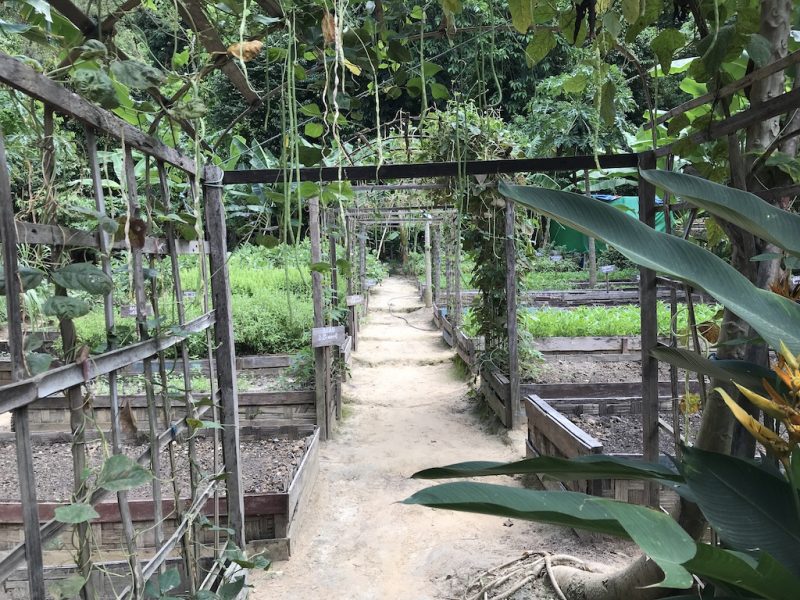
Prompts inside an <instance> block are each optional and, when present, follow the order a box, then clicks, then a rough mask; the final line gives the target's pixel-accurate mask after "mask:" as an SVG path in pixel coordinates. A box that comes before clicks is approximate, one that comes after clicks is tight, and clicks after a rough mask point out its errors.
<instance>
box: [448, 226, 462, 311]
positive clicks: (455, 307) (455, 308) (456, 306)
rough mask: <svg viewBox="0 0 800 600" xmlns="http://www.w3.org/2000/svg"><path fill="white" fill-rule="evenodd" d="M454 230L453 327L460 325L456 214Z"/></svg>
mask: <svg viewBox="0 0 800 600" xmlns="http://www.w3.org/2000/svg"><path fill="white" fill-rule="evenodd" d="M453 229H454V230H455V231H454V232H453V234H454V240H453V294H454V295H455V300H454V302H453V316H452V317H451V319H450V322H451V323H452V324H453V327H458V326H459V325H461V320H462V315H461V309H462V304H461V217H460V216H459V215H456V218H455V227H454V228H453Z"/></svg>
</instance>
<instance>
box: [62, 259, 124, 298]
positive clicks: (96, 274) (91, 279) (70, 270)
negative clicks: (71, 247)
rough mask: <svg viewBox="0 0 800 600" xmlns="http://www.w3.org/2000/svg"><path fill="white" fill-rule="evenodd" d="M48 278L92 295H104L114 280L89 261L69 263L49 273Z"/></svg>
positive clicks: (69, 288)
mask: <svg viewBox="0 0 800 600" xmlns="http://www.w3.org/2000/svg"><path fill="white" fill-rule="evenodd" d="M50 278H51V279H52V280H53V281H54V282H55V283H57V284H58V285H60V286H62V287H65V288H67V289H68V290H81V291H84V292H86V293H87V294H92V295H93V296H104V295H105V294H109V293H111V291H112V290H113V289H114V281H113V280H112V279H111V277H109V276H108V275H106V274H105V273H103V271H101V270H100V269H98V268H97V267H95V266H94V265H90V264H89V263H71V264H69V265H67V266H65V267H61V268H60V269H58V270H57V271H53V272H52V273H51V274H50Z"/></svg>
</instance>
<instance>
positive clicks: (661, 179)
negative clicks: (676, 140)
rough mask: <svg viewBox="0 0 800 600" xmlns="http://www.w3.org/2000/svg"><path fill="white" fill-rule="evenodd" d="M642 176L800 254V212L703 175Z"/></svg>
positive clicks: (649, 173)
mask: <svg viewBox="0 0 800 600" xmlns="http://www.w3.org/2000/svg"><path fill="white" fill-rule="evenodd" d="M641 175H642V177H644V178H645V179H646V180H647V181H649V182H650V183H652V184H653V185H655V186H657V187H660V188H663V189H665V190H667V191H669V192H672V193H673V194H675V195H676V196H678V197H679V198H682V199H683V200H686V201H687V202H690V203H692V204H694V205H696V206H698V207H700V208H702V209H704V210H707V211H708V212H710V213H711V214H713V215H715V216H717V217H721V218H723V219H725V220H726V221H730V222H731V223H734V224H735V225H738V226H739V227H741V228H743V229H745V230H747V231H751V232H752V233H754V234H755V235H757V236H758V237H760V238H761V239H762V240H767V241H769V242H772V243H773V244H775V245H776V246H779V247H780V248H783V249H784V250H786V251H787V252H789V253H790V254H794V255H795V256H800V215H797V214H795V213H790V212H788V211H785V210H781V209H780V208H777V207H775V206H773V205H771V204H770V203H769V202H765V201H764V200H762V199H761V198H759V197H758V196H756V195H754V194H751V193H749V192H744V191H742V190H737V189H736V188H731V187H727V186H724V185H720V184H718V183H713V182H711V181H708V180H706V179H702V178H700V177H694V176H692V175H684V174H683V173H675V172H673V171H658V170H651V171H642V172H641Z"/></svg>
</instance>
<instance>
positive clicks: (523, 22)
mask: <svg viewBox="0 0 800 600" xmlns="http://www.w3.org/2000/svg"><path fill="white" fill-rule="evenodd" d="M508 10H509V11H510V12H511V23H512V24H513V25H514V28H515V29H516V30H517V31H519V32H520V33H527V32H528V29H529V28H530V26H531V25H533V2H532V0H508Z"/></svg>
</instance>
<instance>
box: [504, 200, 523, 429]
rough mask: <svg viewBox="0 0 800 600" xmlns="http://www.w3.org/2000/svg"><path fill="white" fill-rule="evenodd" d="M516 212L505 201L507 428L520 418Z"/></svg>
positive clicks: (514, 424) (508, 202) (512, 206)
mask: <svg viewBox="0 0 800 600" xmlns="http://www.w3.org/2000/svg"><path fill="white" fill-rule="evenodd" d="M515 217H516V211H515V206H514V203H513V202H511V201H510V200H508V199H507V200H506V210H505V238H506V239H505V251H506V333H507V335H508V382H509V385H508V406H507V407H506V409H507V414H508V416H507V419H508V427H509V428H510V429H513V428H514V427H516V425H517V422H518V421H519V418H520V403H519V353H518V347H517V341H518V340H517V246H516V241H515V240H516V227H515V223H516V218H515Z"/></svg>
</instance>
